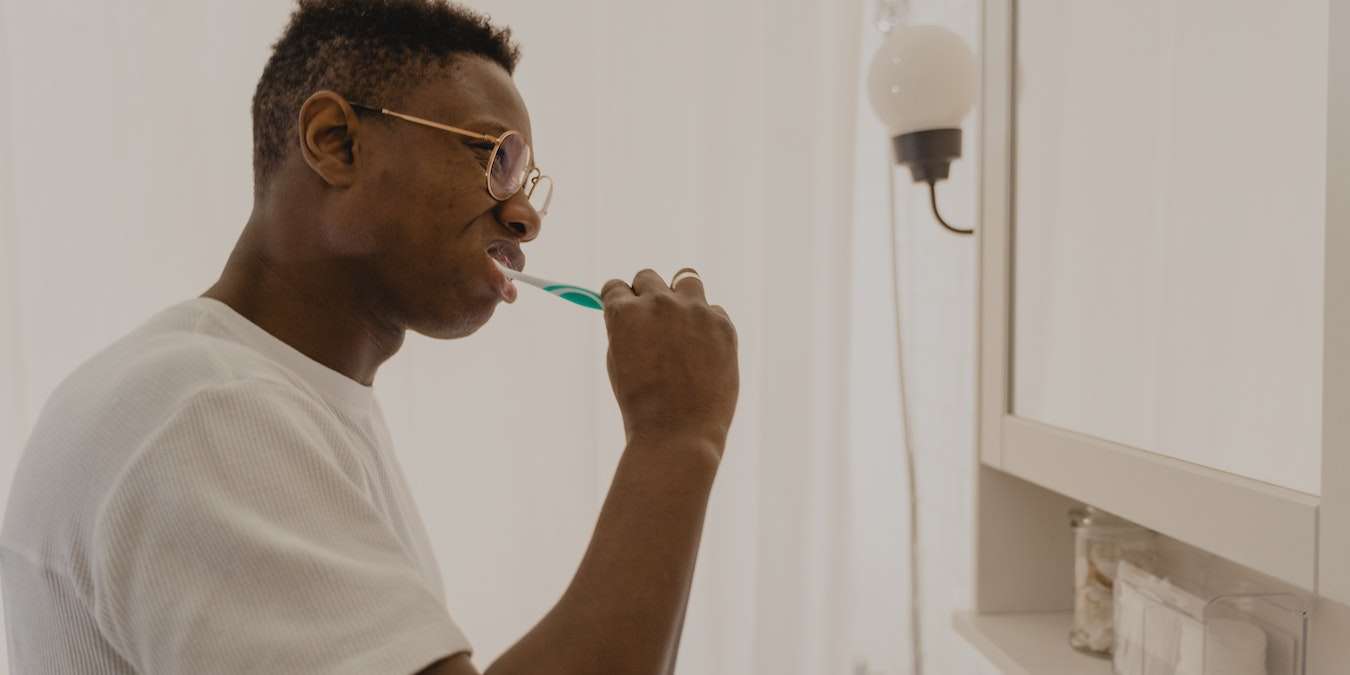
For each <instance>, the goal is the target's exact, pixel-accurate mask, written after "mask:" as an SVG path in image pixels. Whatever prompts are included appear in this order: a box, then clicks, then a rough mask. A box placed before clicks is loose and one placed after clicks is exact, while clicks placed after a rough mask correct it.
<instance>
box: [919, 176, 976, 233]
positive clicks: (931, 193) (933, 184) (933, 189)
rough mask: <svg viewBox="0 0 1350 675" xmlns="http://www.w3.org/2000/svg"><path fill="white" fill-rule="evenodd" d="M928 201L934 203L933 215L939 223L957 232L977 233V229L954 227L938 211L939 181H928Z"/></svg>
mask: <svg viewBox="0 0 1350 675" xmlns="http://www.w3.org/2000/svg"><path fill="white" fill-rule="evenodd" d="M928 202H929V203H930V204H932V205H933V217H934V218H936V219H937V221H938V223H939V224H940V225H942V226H943V227H945V228H947V229H948V230H950V231H952V232H955V233H956V234H975V230H963V229H961V228H959V227H952V226H951V225H949V224H947V221H945V220H943V219H942V214H941V213H938V205H937V181H932V180H930V181H928Z"/></svg>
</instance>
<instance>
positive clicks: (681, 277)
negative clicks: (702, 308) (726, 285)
mask: <svg viewBox="0 0 1350 675" xmlns="http://www.w3.org/2000/svg"><path fill="white" fill-rule="evenodd" d="M670 287H671V288H672V289H674V290H675V292H676V293H678V294H680V295H683V296H686V297H690V298H694V299H695V300H702V301H703V302H707V301H708V298H707V296H705V295H704V290H703V278H702V277H700V276H699V275H698V272H696V271H694V268H692V267H686V268H684V269H682V270H680V271H678V272H676V273H675V277H674V278H673V279H671V280H670Z"/></svg>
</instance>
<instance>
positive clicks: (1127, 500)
mask: <svg viewBox="0 0 1350 675" xmlns="http://www.w3.org/2000/svg"><path fill="white" fill-rule="evenodd" d="M1001 427H1002V438H1001V441H1002V442H1001V452H1000V454H1001V457H1000V458H999V459H1000V461H998V462H989V461H987V460H986V461H985V463H986V464H987V465H989V466H992V467H993V468H995V469H998V470H1001V471H1005V472H1007V473H1009V474H1012V475H1014V476H1017V477H1018V478H1021V479H1022V480H1025V481H1028V482H1030V483H1033V484H1035V485H1039V486H1041V487H1043V488H1046V489H1048V490H1052V491H1054V492H1057V493H1059V494H1062V495H1065V496H1067V497H1069V498H1071V499H1075V500H1078V501H1081V502H1084V503H1087V504H1092V505H1093V506H1096V507H1099V508H1102V509H1105V510H1107V511H1110V512H1111V513H1115V514H1116V515H1119V516H1121V517H1123V518H1126V519H1128V520H1131V521H1133V522H1136V523H1139V524H1140V525H1143V526H1145V527H1148V528H1150V529H1153V530H1155V531H1157V532H1161V533H1163V534H1165V535H1167V536H1169V537H1173V538H1175V539H1177V540H1180V541H1183V542H1185V543H1187V544H1190V545H1192V546H1195V547H1197V548H1201V549H1204V550H1206V551H1209V552H1211V553H1214V554H1216V555H1219V556H1222V557H1224V558H1227V559H1229V560H1232V561H1234V562H1237V563H1239V564H1242V565H1245V566H1247V567H1250V568H1251V569H1253V570H1256V571H1258V572H1261V573H1263V574H1267V575H1269V576H1272V577H1274V578H1276V579H1279V580H1281V581H1284V582H1287V583H1290V584H1293V585H1294V586H1297V587H1299V588H1302V589H1305V590H1311V589H1312V588H1313V587H1314V584H1315V582H1316V570H1317V509H1318V503H1319V500H1318V498H1317V497H1316V496H1313V495H1308V494H1304V493H1301V492H1296V491H1293V490H1289V489H1286V488H1282V487H1278V486H1275V485H1270V484H1268V483H1262V482H1260V481H1256V480H1252V479H1249V478H1244V477H1241V476H1236V475H1233V474H1229V473H1225V472H1222V471H1217V470H1215V469H1210V468H1207V467H1203V466H1199V465H1196V464H1191V463H1189V462H1183V461H1181V460H1177V459H1173V458H1171V457H1166V456H1163V455H1159V454H1156V453H1151V452H1147V451H1144V450H1139V449H1136V448H1131V447H1127V446H1124V445H1120V444H1118V443H1111V442H1109V441H1104V440H1101V439H1098V438H1093V437H1090V436H1086V435H1083V434H1078V433H1074V432H1071V431H1066V430H1064V429H1059V428H1057V427H1052V426H1049V425H1045V424H1040V423H1038V422H1033V421H1030V420H1026V419H1023V418H1019V417H1014V416H1011V415H1009V416H1004V417H1003V419H1002V424H1001Z"/></svg>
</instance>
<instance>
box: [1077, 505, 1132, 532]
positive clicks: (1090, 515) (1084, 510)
mask: <svg viewBox="0 0 1350 675" xmlns="http://www.w3.org/2000/svg"><path fill="white" fill-rule="evenodd" d="M1069 524H1070V525H1072V526H1073V527H1086V526H1090V525H1106V526H1119V527H1137V526H1135V525H1134V523H1131V522H1130V521H1128V520H1125V519H1124V518H1121V517H1120V516H1116V515H1112V514H1110V513H1107V512H1105V511H1103V510H1101V509H1099V508H1097V507H1095V506H1090V505H1084V506H1080V507H1077V508H1073V509H1069Z"/></svg>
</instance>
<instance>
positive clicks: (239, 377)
mask: <svg viewBox="0 0 1350 675" xmlns="http://www.w3.org/2000/svg"><path fill="white" fill-rule="evenodd" d="M0 582H2V583H3V585H4V605H5V621H6V627H7V630H8V640H9V658H10V670H11V672H13V673H15V674H16V675H18V674H23V675H29V674H34V675H41V674H46V673H51V674H58V673H59V674H62V675H82V674H86V673H87V674H94V673H98V674H100V675H103V674H109V673H112V674H121V673H145V674H154V675H159V674H165V675H167V674H170V673H173V674H179V673H288V674H304V673H316V674H317V673H325V674H328V673H353V674H355V673H360V674H361V675H371V674H376V673H389V674H391V675H395V674H396V675H403V674H407V673H415V672H417V671H418V670H420V669H422V668H424V667H426V666H427V665H429V664H431V663H432V662H434V661H436V660H438V659H440V658H443V657H445V656H448V655H451V654H454V653H457V652H463V651H468V649H469V645H468V642H467V641H466V640H465V638H464V635H463V634H462V633H461V631H460V629H459V628H458V627H457V626H456V625H455V623H454V622H453V621H452V620H451V618H450V615H449V613H448V612H447V610H446V607H445V596H444V590H443V588H442V585H441V579H440V574H439V572H438V571H437V565H436V561H435V559H434V557H433V555H432V552H431V548H430V545H429V542H428V541H427V537H426V532H425V529H424V527H423V524H422V521H421V519H420V518H419V517H418V514H417V510H416V507H415V505H414V503H413V501H412V498H411V496H410V495H409V493H408V488H407V485H406V482H405V480H404V476H403V473H402V470H401V469H400V468H399V466H398V463H397V460H396V459H395V457H394V455H393V452H392V448H391V441H390V438H389V432H388V429H387V428H386V426H385V424H384V419H383V415H382V413H381V412H380V409H379V405H378V403H377V402H376V400H375V398H374V396H373V394H372V392H371V390H370V389H369V388H367V387H364V386H362V385H360V384H358V383H356V382H354V381H352V380H350V379H348V378H346V377H344V376H343V375H341V374H340V373H337V372H335V371H332V370H330V369H328V368H326V367H324V366H323V365H322V364H319V363H317V362H315V361H313V360H311V359H309V358H308V357H306V356H304V355H303V354H301V353H300V352H298V351H296V350H294V349H293V348H291V347H290V346H289V345H287V344H285V343H284V342H281V341H280V340H277V339H276V338H274V337H273V336H271V335H270V334H268V333H267V332H266V331H264V330H262V329H261V328H259V327H258V326H256V325H254V324H252V323H251V322H249V321H248V320H247V319H245V318H244V317H242V316H240V315H239V314H237V313H235V312H234V311H233V310H232V309H230V308H229V307H228V306H226V305H224V304H222V303H220V302H217V301H215V300H210V299H205V298H197V299H194V300H190V301H187V302H184V303H182V304H179V305H176V306H174V307H171V308H169V309H167V310H165V311H163V312H161V313H160V314H158V315H156V316H155V317H154V318H152V319H151V320H150V321H149V322H148V323H146V324H145V325H143V326H142V327H141V328H139V329H137V330H136V331H135V332H133V333H132V334H130V335H128V336H127V337H125V338H123V339H122V340H120V341H118V342H117V343H115V344H114V345H112V346H111V347H109V348H108V349H107V350H105V351H104V352H102V353H100V354H99V355H97V356H95V357H94V358H93V359H91V360H90V361H88V362H86V363H85V364H84V365H82V366H81V367H80V368H79V369H78V370H76V372H75V373H74V374H72V375H71V376H70V377H69V378H67V379H66V381H65V382H63V383H62V384H61V386H60V387H59V388H58V389H57V391H56V392H55V393H54V394H53V395H52V397H51V399H50V400H49V401H48V403H47V405H46V407H45V408H44V409H43V411H42V414H41V416H40V418H39V420H38V423H37V425H36V427H35V429H34V431H33V435H32V437H31V438H30V439H29V442H28V445H27V447H26V448H25V450H24V455H23V458H22V460H21V461H20V464H19V469H18V473H17V474H16V476H15V479H14V484H13V489H12V491H11V495H10V501H9V505H8V507H7V510H6V514H5V522H4V526H3V530H2V531H0Z"/></svg>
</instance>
